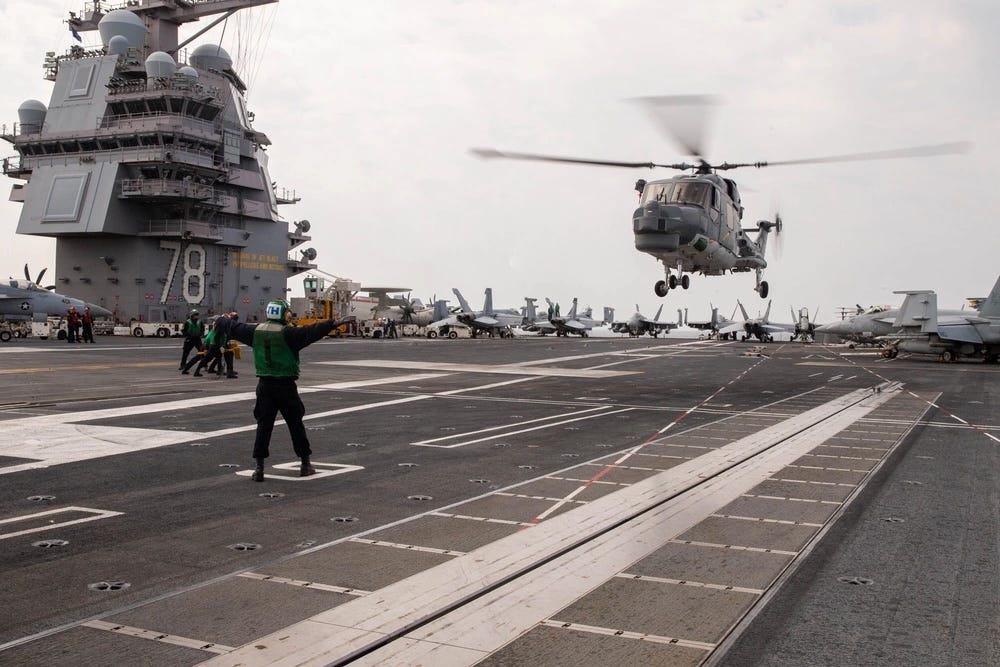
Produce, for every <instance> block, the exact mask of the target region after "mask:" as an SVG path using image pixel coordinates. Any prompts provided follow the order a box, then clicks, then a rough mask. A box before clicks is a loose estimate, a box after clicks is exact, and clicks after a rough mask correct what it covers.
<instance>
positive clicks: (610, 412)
mask: <svg viewBox="0 0 1000 667" xmlns="http://www.w3.org/2000/svg"><path fill="white" fill-rule="evenodd" d="M602 407H604V406H602ZM633 410H635V408H622V409H620V410H605V411H603V412H599V413H596V414H591V415H586V416H584V417H575V418H573V419H564V420H562V421H557V422H551V423H549V424H542V425H541V426H532V427H531V428H522V429H517V430H515V431H504V432H503V433H496V434H494V435H488V436H486V437H484V438H476V439H474V440H465V441H463V442H456V443H454V444H451V445H432V444H425V443H420V442H414V443H411V444H413V445H415V446H417V447H439V448H441V449H455V448H458V447H465V446H466V445H474V444H476V443H479V442H486V441H488V440H496V439H497V438H509V437H511V436H514V435H520V434H522V433H530V432H532V431H540V430H542V429H546V428H552V427H553V426H562V425H563V424H572V423H573V422H579V421H586V420H588V419H596V418H598V417H606V416H608V415H616V414H619V413H622V412H631V411H633Z"/></svg>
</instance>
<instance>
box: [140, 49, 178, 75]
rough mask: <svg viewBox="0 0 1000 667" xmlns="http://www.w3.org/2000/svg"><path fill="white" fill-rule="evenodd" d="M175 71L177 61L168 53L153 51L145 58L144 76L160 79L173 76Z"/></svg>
mask: <svg viewBox="0 0 1000 667" xmlns="http://www.w3.org/2000/svg"><path fill="white" fill-rule="evenodd" d="M176 71H177V63H175V62H174V59H173V58H171V57H170V54H169V53H164V52H163V51H153V52H152V53H150V54H149V57H148V58H146V78H149V79H161V78H165V77H169V76H173V75H174V72H176Z"/></svg>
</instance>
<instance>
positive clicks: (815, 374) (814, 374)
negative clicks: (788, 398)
mask: <svg viewBox="0 0 1000 667" xmlns="http://www.w3.org/2000/svg"><path fill="white" fill-rule="evenodd" d="M822 374H823V373H813V374H812V375H810V376H809V377H811V378H814V377H816V376H817V375H822Z"/></svg>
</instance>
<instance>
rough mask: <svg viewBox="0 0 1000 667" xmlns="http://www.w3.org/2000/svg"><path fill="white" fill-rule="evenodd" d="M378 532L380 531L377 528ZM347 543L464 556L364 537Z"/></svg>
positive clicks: (451, 550)
mask: <svg viewBox="0 0 1000 667" xmlns="http://www.w3.org/2000/svg"><path fill="white" fill-rule="evenodd" d="M378 530H382V529H381V528H379V529H378ZM347 541H348V542H358V543H360V544H371V545H372V546H376V547H390V548H392V549H402V550H403V551H422V552H424V553H428V554H442V555H444V556H464V555H465V552H464V551H456V550H455V549H437V548H435V547H422V546H419V545H416V544H400V543H399V542H386V541H385V540H370V539H367V538H364V537H352V538H349V539H348V540H347Z"/></svg>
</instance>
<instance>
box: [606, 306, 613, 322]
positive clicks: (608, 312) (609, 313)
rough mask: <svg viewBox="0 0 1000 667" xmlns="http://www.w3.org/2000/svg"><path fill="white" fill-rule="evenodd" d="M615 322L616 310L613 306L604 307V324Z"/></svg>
mask: <svg viewBox="0 0 1000 667" xmlns="http://www.w3.org/2000/svg"><path fill="white" fill-rule="evenodd" d="M614 321H615V309H614V308H612V307H611V306H604V323H605V324H611V323H612V322H614Z"/></svg>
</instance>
